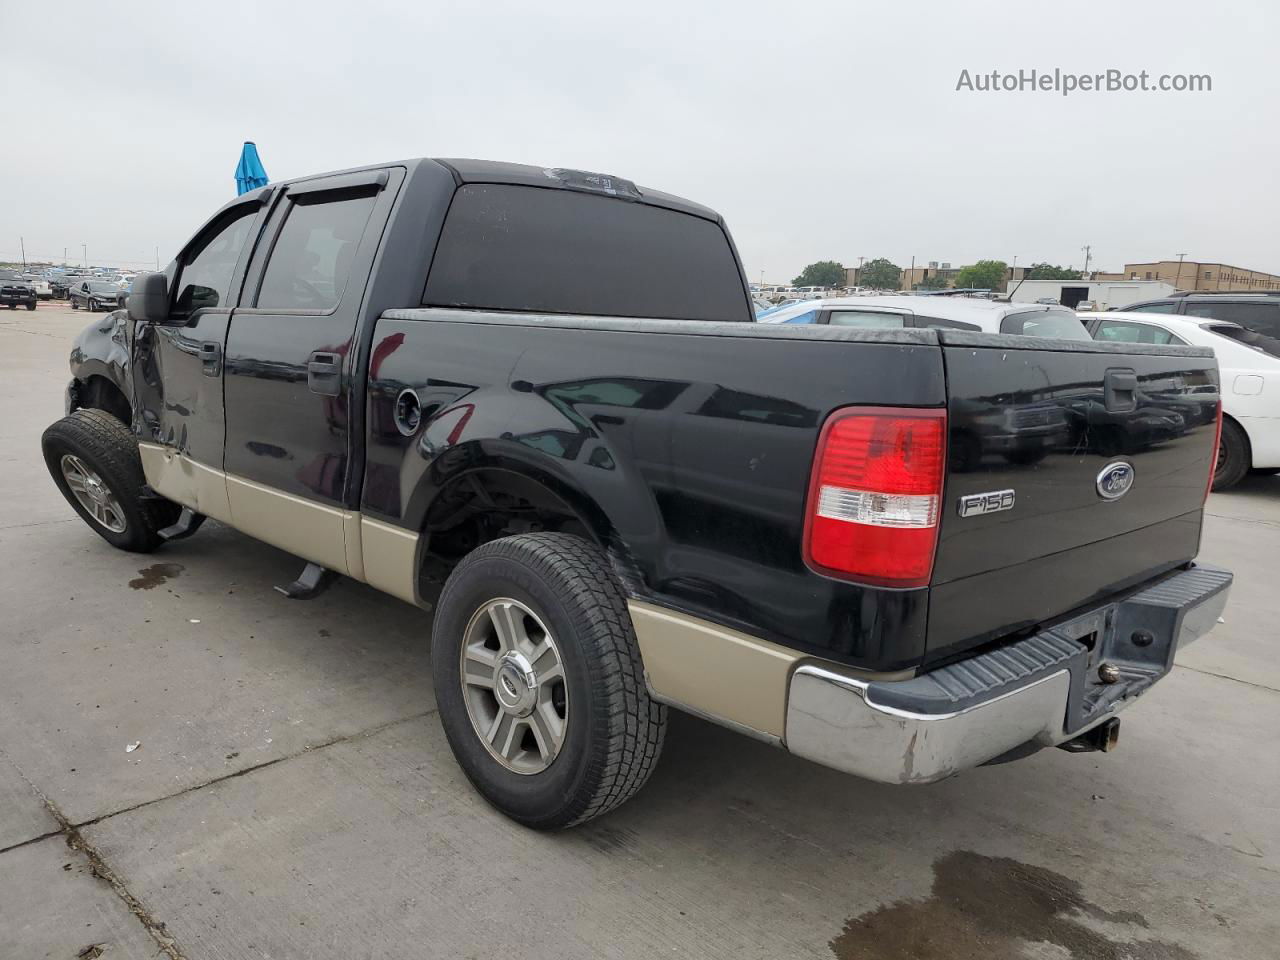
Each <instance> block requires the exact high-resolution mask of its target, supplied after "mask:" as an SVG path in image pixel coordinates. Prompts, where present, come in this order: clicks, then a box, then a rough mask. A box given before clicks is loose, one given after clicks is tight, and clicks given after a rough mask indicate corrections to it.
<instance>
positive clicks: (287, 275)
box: [223, 170, 403, 573]
mask: <svg viewBox="0 0 1280 960" xmlns="http://www.w3.org/2000/svg"><path fill="white" fill-rule="evenodd" d="M402 176H403V173H402V171H399V170H397V171H394V172H391V173H389V172H388V171H373V172H369V173H360V174H344V175H337V176H332V177H321V178H317V179H314V180H308V181H303V182H300V183H294V184H290V185H288V186H287V187H286V193H285V195H284V197H283V198H282V199H281V201H280V202H279V203H278V204H277V205H276V208H275V210H274V212H273V213H272V216H271V221H270V223H269V224H268V226H267V231H266V234H265V235H264V242H263V243H261V244H260V245H259V252H258V253H257V254H256V255H255V256H254V258H253V262H252V263H251V264H250V267H249V274H248V279H247V282H246V284H245V292H244V297H243V300H242V303H243V304H244V305H243V306H242V307H240V308H238V309H237V310H236V311H235V313H234V315H233V316H232V318H231V324H230V329H229V331H228V334H227V345H226V357H225V361H224V365H223V389H224V391H225V409H226V427H227V430H226V447H225V454H224V457H223V464H224V468H225V470H226V473H227V491H228V497H229V499H230V505H231V513H232V516H233V517H234V518H235V519H234V522H235V525H236V526H237V527H240V528H241V529H242V530H244V531H245V532H247V533H250V534H252V535H253V536H255V537H258V538H259V539H261V540H265V541H267V542H268V543H273V544H275V545H276V546H278V547H281V548H283V549H285V550H289V551H290V552H292V553H296V554H298V555H299V556H301V557H304V558H305V559H307V560H311V561H313V562H315V563H319V564H321V565H323V566H326V567H329V568H330V569H333V570H337V571H339V572H343V573H346V572H350V571H349V569H348V564H347V561H346V546H345V544H346V540H347V533H348V532H349V529H350V527H351V525H352V524H353V522H354V521H353V514H352V513H351V511H350V509H349V505H353V504H349V499H350V498H349V497H348V496H347V493H348V491H347V482H348V474H349V469H348V468H349V463H350V459H351V456H352V449H351V434H350V419H349V410H350V404H351V403H352V402H353V401H352V398H353V379H354V378H353V371H354V368H355V358H356V353H357V351H356V349H355V342H356V341H355V338H356V330H357V327H358V319H359V312H360V304H361V301H362V300H363V298H364V293H365V286H366V284H367V282H368V279H369V273H370V269H371V266H372V263H373V257H374V254H375V253H376V251H377V246H378V242H379V239H380V237H381V234H382V225H383V224H384V223H385V221H386V216H387V212H388V208H389V206H390V202H391V200H392V199H394V192H395V191H394V187H395V186H396V185H398V183H399V181H400V179H401V178H402Z"/></svg>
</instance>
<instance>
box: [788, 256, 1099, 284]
mask: <svg viewBox="0 0 1280 960" xmlns="http://www.w3.org/2000/svg"><path fill="white" fill-rule="evenodd" d="M1008 272H1009V265H1008V264H1007V263H1005V262H1004V261H1003V260H979V261H978V262H977V263H973V264H970V265H969V266H967V267H962V268H961V269H960V270H959V272H957V273H956V275H955V280H954V281H951V282H948V281H947V280H946V279H945V278H944V277H941V276H939V275H938V274H937V273H936V272H935V273H932V274H930V275H929V276H927V277H925V278H924V279H923V280H922V281H921V282H919V283H917V284H916V285H915V287H914V289H916V290H944V289H946V288H947V287H952V286H954V287H959V288H962V289H970V288H973V289H979V290H999V289H1001V288H1002V287H1003V286H1004V281H1005V277H1006V276H1007V275H1008ZM845 276H846V274H845V267H844V265H843V264H841V263H840V262H839V261H837V260H818V261H817V262H815V263H811V264H809V265H808V266H807V267H805V268H804V270H802V271H801V272H800V276H798V277H796V278H795V279H794V280H792V281H791V283H792V285H793V286H797V287H843V286H845ZM1026 279H1028V280H1079V279H1080V271H1079V270H1075V269H1072V268H1071V267H1061V266H1058V265H1057V264H1053V263H1043V262H1041V263H1033V264H1032V265H1031V267H1030V268H1029V269H1028V270H1027V275H1026ZM901 283H902V268H901V267H900V266H898V265H897V264H896V263H894V262H893V261H891V260H889V259H887V258H885V257H877V258H876V259H874V260H868V261H867V262H866V263H864V264H863V265H862V275H861V280H860V285H861V286H864V287H871V288H872V289H876V290H897V289H898V287H899V286H900V285H901Z"/></svg>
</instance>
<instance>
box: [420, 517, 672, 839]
mask: <svg viewBox="0 0 1280 960" xmlns="http://www.w3.org/2000/svg"><path fill="white" fill-rule="evenodd" d="M431 669H432V677H433V683H434V686H435V693H436V703H437V706H438V708H439V711H440V720H441V723H442V725H443V726H444V731H445V736H446V737H447V738H448V740H449V746H450V747H451V748H452V750H453V754H454V757H456V758H457V760H458V763H459V765H460V766H461V767H462V770H463V772H464V773H465V774H466V775H467V778H468V779H469V780H470V781H471V783H472V784H473V785H474V786H475V787H476V789H477V790H478V791H479V792H480V794H481V795H482V796H483V797H484V798H485V799H486V800H487V801H488V802H489V803H491V804H492V805H493V806H494V807H496V808H497V809H498V810H499V811H501V812H502V813H504V814H506V815H507V816H508V817H511V818H512V819H513V820H515V821H517V822H519V823H522V824H524V825H525V826H528V827H532V828H534V829H539V830H552V829H559V828H563V827H570V826H575V825H577V824H580V823H584V822H586V821H587V820H591V819H592V818H594V817H598V816H600V815H601V814H603V813H606V812H608V811H609V810H612V809H613V808H614V807H617V806H619V805H620V804H622V803H623V802H625V801H626V800H627V799H629V798H630V797H631V796H632V795H634V794H635V793H636V792H637V791H638V790H639V789H640V788H641V787H642V786H643V785H644V783H645V781H647V780H648V779H649V775H650V774H651V773H652V772H653V769H654V766H655V765H656V763H657V760H658V755H659V754H660V752H661V750H662V740H663V734H664V732H665V728H666V718H667V711H666V707H665V706H663V705H662V704H660V703H657V702H656V701H654V700H652V699H650V697H649V694H648V691H647V689H646V688H645V683H644V667H643V664H642V663H641V660H640V649H639V646H638V645H637V643H636V637H635V632H634V630H633V629H632V626H631V617H630V615H629V614H628V612H627V605H626V599H625V597H624V596H623V593H622V588H621V586H620V585H619V584H618V582H617V581H616V579H614V577H613V575H612V573H611V572H610V568H609V563H608V560H607V559H606V558H605V556H604V554H602V553H601V552H600V550H599V549H598V548H596V547H595V546H594V545H592V544H591V543H589V542H588V541H586V540H584V539H582V538H581V537H576V536H571V535H569V534H563V533H536V534H521V535H518V536H514V537H506V538H504V539H502V540H495V541H493V542H491V543H486V544H484V545H483V546H480V547H478V548H477V549H475V550H473V551H472V552H471V553H469V554H468V555H467V556H466V557H464V558H463V560H462V562H461V563H459V564H458V566H457V567H456V568H455V569H454V571H453V573H452V574H451V575H450V577H449V579H448V581H447V582H446V583H445V586H444V590H443V592H442V593H441V595H440V603H439V606H438V608H437V613H436V619H435V627H434V629H433V631H432V638H431Z"/></svg>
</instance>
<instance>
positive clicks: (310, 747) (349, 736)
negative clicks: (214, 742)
mask: <svg viewBox="0 0 1280 960" xmlns="http://www.w3.org/2000/svg"><path fill="white" fill-rule="evenodd" d="M435 712H436V709H435V708H434V707H432V708H431V709H430V710H424V711H422V712H421V713H415V714H412V715H410V716H407V717H397V718H396V719H395V720H388V721H387V722H386V723H380V724H378V725H377V726H376V727H370V728H369V729H367V730H360V731H357V732H356V733H346V734H342V735H341V736H337V737H333V738H331V739H329V740H322V741H321V742H320V743H311V744H307V745H306V746H304V747H303V748H302V749H301V750H299V751H297V752H296V753H287V754H285V755H284V756H282V757H276V758H275V759H273V760H264V761H262V763H256V764H254V765H253V766H251V767H245V768H244V769H243V770H234V771H232V772H231V773H227V774H223V775H222V776H220V777H213V778H212V779H210V780H205V781H204V782H202V783H196V784H192V785H191V786H189V787H184V788H183V789H181V790H176V791H174V792H173V793H167V794H165V795H164V796H162V797H153V798H152V799H150V800H143V801H142V802H141V803H135V804H133V806H130V807H122V808H121V809H119V810H112V811H111V812H110V813H104V814H102V815H101V816H97V817H94V818H93V819H91V820H83V821H81V822H80V823H77V824H75V826H76V827H77V828H82V827H94V826H97V825H98V824H100V823H102V822H103V821H104V820H110V819H111V818H112V817H118V816H120V815H121V814H125V813H132V812H133V811H135V810H141V809H142V808H144V807H149V806H151V805H153V804H156V803H164V802H165V801H166V800H173V799H175V798H177V797H183V796H186V795H187V794H188V793H195V792H196V791H197V790H203V789H205V788H206V787H212V786H216V785H217V784H219V783H223V782H225V781H227V780H234V779H235V778H236V777H243V776H244V775H245V774H249V773H256V772H257V771H259V770H264V769H266V768H267V767H274V766H275V765H276V764H278V763H285V762H287V761H289V760H296V759H298V757H303V756H306V755H307V754H308V753H315V751H317V750H323V749H325V748H326V747H332V746H335V745H337V744H339V743H351V742H353V741H355V740H364V739H366V738H368V737H372V736H376V735H377V734H379V733H382V731H384V730H389V729H391V728H392V727H394V726H398V725H399V724H402V723H410V722H412V721H414V720H421V719H422V718H423V717H429V716H431V715H432V714H433V713H435Z"/></svg>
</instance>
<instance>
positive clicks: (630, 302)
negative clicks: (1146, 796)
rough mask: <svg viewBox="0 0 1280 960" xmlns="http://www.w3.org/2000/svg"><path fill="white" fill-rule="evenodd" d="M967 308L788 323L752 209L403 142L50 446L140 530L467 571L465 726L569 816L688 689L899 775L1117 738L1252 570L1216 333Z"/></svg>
mask: <svg viewBox="0 0 1280 960" xmlns="http://www.w3.org/2000/svg"><path fill="white" fill-rule="evenodd" d="M1027 308H1028V310H1051V309H1055V308H1053V307H1046V306H1038V305H1028V307H1027ZM900 326H901V322H900ZM936 326H938V327H942V329H935V328H933V327H934V325H931V324H929V323H927V322H918V323H916V324H915V325H914V326H902V328H901V329H862V328H859V327H841V326H833V325H810V326H768V325H760V324H755V323H753V322H752V311H751V306H750V300H749V296H748V290H747V285H746V282H745V278H744V275H743V272H742V267H741V265H740V263H739V260H738V256H737V253H736V251H735V249H734V246H733V244H732V241H731V240H730V238H729V235H728V233H727V231H726V229H725V226H724V224H723V222H722V221H721V219H720V217H719V216H717V214H715V213H714V212H712V211H711V210H708V209H706V208H704V207H701V206H698V205H697V204H694V203H690V202H687V201H685V200H681V199H678V198H676V197H673V196H669V195H666V194H663V193H658V192H656V191H652V190H649V189H647V188H646V189H641V188H638V187H636V186H635V185H634V184H632V183H630V182H628V181H625V180H620V179H617V178H613V177H606V176H602V175H598V174H587V173H582V172H579V171H570V170H559V169H548V170H544V169H540V168H534V167H525V166H517V165H511V164H501V163H489V162H480V161H472V160H413V161H407V162H399V163H391V164H386V165H382V166H376V167H371V168H367V169H359V170H351V171H345V172H341V173H335V174H328V175H324V176H316V177H307V178H303V179H299V180H295V181H290V182H286V183H279V184H273V185H270V186H267V187H264V188H262V189H260V190H257V191H254V192H251V193H248V194H245V195H244V196H242V197H240V198H238V199H236V200H234V201H232V202H231V203H229V204H227V205H226V206H225V207H224V208H223V209H221V210H219V211H218V212H217V213H216V214H215V215H214V216H213V217H212V218H211V219H210V220H209V222H208V223H206V224H205V225H204V226H203V227H202V228H201V229H200V230H199V231H197V233H196V234H195V236H194V238H193V239H192V240H191V241H190V242H189V243H188V244H187V246H186V247H185V248H184V249H183V250H182V251H181V253H179V255H178V256H177V258H176V259H175V260H174V262H173V263H172V264H171V265H170V266H169V268H168V270H167V271H166V272H165V273H157V274H153V275H151V276H148V277H145V278H143V279H141V280H140V281H139V283H138V284H137V285H135V289H134V292H133V294H132V295H131V296H130V298H129V301H128V311H127V313H125V312H117V313H114V314H112V315H110V316H109V317H107V318H106V319H104V320H101V321H99V322H97V323H95V324H93V325H91V326H90V327H89V328H88V329H87V330H86V331H85V333H84V334H82V336H81V338H80V340H79V341H78V342H77V344H76V348H75V351H74V352H73V355H72V369H73V373H74V379H73V381H72V383H71V385H70V388H69V390H68V396H67V408H68V416H67V417H66V418H65V419H63V420H61V421H59V422H58V423H56V424H54V425H53V426H51V427H50V428H49V429H48V430H47V431H46V433H45V435H44V440H43V448H44V455H45V459H46V461H47V463H48V466H49V469H50V472H51V474H52V476H53V478H54V481H55V482H56V483H57V484H58V486H59V488H60V489H61V490H62V492H63V494H64V495H65V496H66V498H67V500H68V502H69V503H70V504H71V505H72V507H73V508H74V509H75V510H76V511H77V512H78V513H79V514H80V515H81V516H82V517H83V518H84V519H85V520H86V522H87V523H88V524H89V525H90V527H91V528H93V529H94V531H95V532H97V533H98V534H100V535H101V536H102V537H104V538H105V539H106V540H108V541H109V542H110V543H112V544H114V545H115V546H117V547H120V548H123V549H127V550H139V551H145V550H151V549H153V548H155V547H156V546H158V545H159V544H161V543H163V542H164V541H166V540H168V539H173V538H176V537H182V536H187V535H189V534H191V533H192V532H194V531H195V529H196V528H197V527H198V525H199V524H200V522H201V521H202V520H203V519H204V518H205V517H213V518H214V519H216V520H218V521H221V522H223V523H227V524H230V525H232V526H234V527H236V528H238V529H240V530H242V531H244V532H245V533H247V534H250V535H252V536H254V537H257V538H259V539H261V540H264V541H266V542H268V543H271V544H274V545H276V546H278V547H280V548H283V549H284V550H287V551H290V552H292V553H294V554H296V555H297V556H299V557H300V558H302V559H303V560H305V561H307V566H306V567H305V569H304V570H303V573H302V574H301V575H300V576H299V578H298V580H297V581H296V582H294V583H293V584H291V585H289V586H287V587H283V588H282V591H283V592H284V593H286V594H287V595H289V596H293V597H308V596H311V595H313V594H314V593H316V592H317V591H319V590H321V589H323V588H324V587H325V586H326V585H327V583H328V582H329V581H330V580H331V578H332V577H334V576H336V575H339V574H341V575H345V576H348V577H352V578H354V579H356V580H361V581H364V582H366V583H369V584H371V585H373V586H374V587H377V588H379V589H381V590H383V591H385V592H387V593H389V594H391V595H393V596H395V597H399V598H401V599H402V600H405V601H407V602H409V603H412V604H417V605H419V606H420V607H422V608H424V609H433V610H434V613H435V622H434V626H433V629H432V631H431V654H432V667H433V670H432V672H433V682H434V685H435V691H436V698H437V702H438V705H439V711H440V717H441V721H442V723H443V725H444V728H445V731H446V733H447V736H448V739H449V742H450V745H451V746H452V748H453V751H454V753H455V755H456V757H457V759H458V761H459V763H460V764H461V765H462V767H463V769H464V770H465V771H466V773H467V775H468V777H470V779H471V780H472V781H473V783H474V784H475V785H476V787H477V788H478V790H479V791H480V792H481V793H482V794H483V795H484V797H485V798H486V799H488V800H489V801H490V802H491V803H493V804H494V805H495V806H497V807H498V808H499V809H501V810H502V811H504V812H505V813H507V814H508V815H510V816H512V817H514V818H515V819H517V820H519V821H521V822H523V823H525V824H528V825H531V826H534V827H543V828H549V827H560V826H567V825H571V824H574V823H580V822H582V821H584V820H587V819H589V818H591V817H593V816H597V815H599V814H601V813H603V812H605V811H607V810H609V809H611V808H613V807H615V806H616V805H618V804H619V803H621V802H623V801H624V800H626V799H627V798H628V797H630V796H631V795H632V794H633V793H635V791H636V790H638V789H639V787H640V786H641V785H642V784H643V783H644V781H645V780H646V778H647V777H648V776H649V774H650V773H651V771H652V769H653V766H654V763H655V761H656V759H657V756H658V753H659V751H660V749H661V746H662V739H663V731H664V726H665V722H666V712H665V711H666V709H667V706H668V705H671V706H675V707H678V708H680V709H684V710H688V711H690V712H692V713H695V714H698V715H700V716H703V717H707V718H710V719H712V720H714V721H715V722H718V723H721V724H724V725H726V726H729V727H731V728H733V729H736V730H739V731H742V732H744V733H747V734H749V735H751V736H754V737H758V738H760V739H763V740H765V741H768V742H770V743H773V744H777V745H780V746H784V747H785V748H786V749H788V750H790V751H791V752H793V753H796V754H798V755H800V756H804V757H808V758H811V759H813V760H815V761H818V762H819V763H823V764H827V765H829V766H831V767H835V768H838V769H841V770H845V771H849V772H851V773H855V774H858V775H860V776H863V777H869V778H872V779H875V780H880V781H885V782H891V783H915V782H928V781H933V780H937V779H940V778H943V777H946V776H949V775H951V774H953V773H956V772H958V771H960V770H963V769H966V768H969V767H973V766H976V765H979V764H983V763H986V762H988V761H991V760H995V759H1005V758H1011V757H1014V756H1018V755H1021V754H1022V753H1027V752H1031V751H1032V750H1034V749H1036V748H1038V747H1042V746H1050V745H1062V746H1065V747H1068V748H1071V749H1109V748H1110V747H1111V746H1113V745H1114V743H1115V738H1116V734H1117V727H1116V724H1117V722H1118V721H1116V719H1115V715H1116V713H1117V711H1119V710H1120V709H1121V708H1122V707H1124V706H1126V705H1127V704H1129V703H1131V702H1133V700H1134V699H1135V698H1136V697H1137V696H1139V695H1140V694H1142V693H1144V692H1145V691H1146V690H1147V689H1148V688H1149V687H1151V685H1152V684H1153V683H1155V682H1156V681H1157V680H1158V679H1160V678H1161V677H1162V676H1163V675H1164V674H1166V673H1167V672H1168V671H1169V670H1170V669H1171V666H1172V661H1173V657H1174V654H1175V652H1176V650H1177V649H1178V647H1179V645H1180V644H1184V643H1187V642H1189V641H1190V640H1192V639H1195V638H1196V637H1198V636H1200V635H1201V634H1203V633H1205V632H1206V631H1207V630H1209V629H1210V627H1211V626H1212V625H1213V624H1214V623H1215V622H1216V621H1217V619H1218V616H1219V614H1220V612H1221V610H1222V609H1223V606H1224V604H1225V602H1226V596H1227V591H1228V588H1229V586H1230V582H1231V575H1230V574H1229V573H1227V572H1225V571H1222V570H1218V569H1215V568H1213V567H1209V566H1204V565H1196V564H1194V563H1193V562H1192V561H1193V559H1194V557H1195V556H1196V553H1197V551H1198V548H1199V543H1200V527H1201V515H1202V509H1203V504H1204V501H1205V497H1206V496H1207V490H1208V483H1209V478H1210V474H1211V472H1212V467H1213V463H1214V456H1215V451H1216V448H1217V440H1216V436H1215V434H1216V431H1217V429H1218V423H1219V416H1220V414H1219V406H1220V405H1219V396H1218V374H1217V368H1216V365H1215V362H1214V359H1213V357H1212V355H1211V353H1210V352H1209V351H1207V350H1201V349H1194V348H1185V347H1160V346H1141V345H1133V344H1123V345H1114V344H1103V343H1093V342H1069V341H1062V340H1048V339H1036V338H1033V337H1017V336H1008V335H1002V334H986V333H978V332H972V331H967V330H955V329H945V327H946V325H945V324H941V323H940V324H937V325H936ZM1152 407H1158V408H1159V409H1161V410H1167V411H1170V415H1169V416H1168V417H1167V419H1168V421H1169V423H1170V424H1172V426H1171V427H1170V428H1169V429H1168V430H1166V431H1163V432H1158V433H1157V432H1153V431H1151V430H1149V429H1146V428H1145V427H1144V426H1143V423H1142V418H1143V411H1144V410H1146V409H1148V408H1152ZM1046 424H1047V425H1048V426H1049V427H1050V428H1052V429H1046ZM1020 438H1021V439H1020ZM1046 438H1047V439H1046ZM1024 441H1025V443H1024ZM1023 446H1025V447H1026V449H1025V450H1024V449H1022V447H1023Z"/></svg>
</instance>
